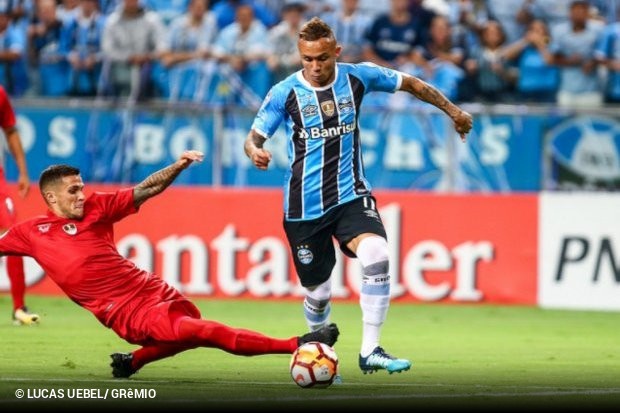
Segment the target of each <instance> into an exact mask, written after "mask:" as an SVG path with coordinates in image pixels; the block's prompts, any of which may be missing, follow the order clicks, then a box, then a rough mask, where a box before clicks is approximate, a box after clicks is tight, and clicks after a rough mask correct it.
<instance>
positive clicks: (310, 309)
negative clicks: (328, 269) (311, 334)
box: [304, 279, 332, 331]
mask: <svg viewBox="0 0 620 413" xmlns="http://www.w3.org/2000/svg"><path fill="white" fill-rule="evenodd" d="M331 293H332V284H331V281H330V280H329V279H328V280H327V281H325V282H324V283H323V284H320V285H318V286H316V287H311V288H308V289H307V290H306V298H305V299H304V317H305V318H306V324H308V328H309V329H310V331H316V330H318V329H320V328H322V327H324V326H326V325H327V324H329V315H330V313H331V306H330V305H329V299H330V298H331Z"/></svg>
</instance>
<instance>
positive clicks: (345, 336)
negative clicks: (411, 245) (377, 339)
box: [0, 295, 620, 411]
mask: <svg viewBox="0 0 620 413" xmlns="http://www.w3.org/2000/svg"><path fill="white" fill-rule="evenodd" d="M195 302H196V303H197V305H198V306H199V307H200V309H201V311H202V313H203V317H205V318H209V319H214V320H217V321H220V322H224V323H226V324H229V325H232V326H235V327H244V328H249V329H254V330H258V331H260V332H263V333H266V334H270V335H274V336H278V337H289V336H292V335H298V334H300V333H302V332H304V331H305V323H304V321H303V316H302V309H301V303H300V302H292V301H291V302H261V301H254V300H249V301H239V300H195ZM28 303H29V306H30V308H31V309H33V310H36V311H37V312H39V314H41V316H42V322H41V324H40V325H38V326H33V327H23V326H22V327H17V326H14V325H12V324H11V321H10V319H9V313H10V308H11V307H10V306H11V302H10V299H9V297H8V296H6V295H3V296H0V309H4V310H3V311H4V314H6V317H4V318H0V343H1V348H2V350H1V351H0V411H6V410H5V408H4V407H7V408H8V407H9V406H12V407H17V406H20V405H21V406H48V405H60V404H61V403H64V404H65V405H68V406H69V407H70V406H71V405H74V406H77V405H81V406H82V405H84V404H87V405H88V404H90V405H97V406H99V407H101V406H104V403H108V404H110V406H113V405H114V404H115V403H116V404H122V405H123V406H133V405H137V404H139V403H147V404H150V405H153V406H159V407H161V406H164V407H166V406H168V407H173V408H182V407H197V406H203V407H204V406H211V407H212V406H215V405H218V406H220V407H222V408H224V409H225V408H226V407H232V406H237V407H238V406H241V407H242V408H243V407H244V406H245V407H248V409H244V410H248V411H249V410H251V409H250V407H251V408H256V407H261V406H262V407H270V406H276V405H277V406H289V405H290V406H291V407H300V408H303V407H306V408H309V407H313V406H319V404H320V405H322V406H324V405H326V404H329V405H330V406H332V407H336V408H339V407H340V408H343V409H344V408H345V407H352V406H360V407H372V406H381V408H383V406H387V407H396V406H412V407H415V406H425V407H429V408H433V407H440V406H446V405H448V406H453V407H454V406H458V407H460V408H468V407H471V408H476V409H477V408H479V407H490V408H496V407H498V408H499V407H504V408H505V407H508V408H516V409H518V410H521V409H522V408H528V407H531V406H537V407H544V408H547V409H548V408H554V407H558V408H559V407H563V406H567V407H587V408H590V409H591V408H593V407H620V314H617V313H600V312H577V311H550V310H541V309H537V308H532V307H518V306H514V307H504V306H478V305H472V306H465V305H428V304H414V305H406V304H399V303H396V304H393V305H392V307H391V308H390V312H389V315H388V321H387V323H386V325H385V326H384V330H383V339H382V342H383V345H384V347H385V348H386V349H387V350H388V351H389V352H392V353H394V354H395V355H398V356H400V357H406V358H409V359H411V360H412V361H413V367H412V369H411V370H410V371H408V372H405V373H402V374H393V375H388V374H387V373H386V372H379V373H376V374H373V375H362V374H361V372H360V371H359V369H358V367H357V353H358V350H359V343H360V336H361V321H360V317H361V316H360V310H359V307H358V306H357V305H356V304H355V303H344V302H335V303H334V304H333V307H332V319H333V321H335V322H337V323H338V325H339V327H340V331H341V335H340V340H339V342H338V343H337V344H336V346H335V349H336V352H337V353H338V356H339V359H340V369H341V373H342V376H343V380H344V383H343V384H342V385H333V386H331V387H330V388H327V389H301V388H298V387H297V386H296V385H295V384H294V383H293V381H292V380H291V378H290V375H289V370H288V363H289V356H288V355H273V356H259V357H252V358H247V357H237V356H233V355H229V354H227V353H224V352H222V351H220V350H216V349H202V348H201V349H196V350H190V351H187V352H185V353H181V354H179V355H177V356H175V357H173V358H170V359H166V360H162V361H159V362H155V363H153V364H150V365H147V366H146V367H144V368H143V369H142V370H141V371H140V372H139V373H138V374H136V375H135V376H133V377H132V378H131V379H129V380H114V379H112V377H111V369H110V367H109V366H108V364H109V357H108V355H109V354H110V353H112V352H115V351H129V350H132V349H134V348H135V347H134V346H131V345H129V344H127V343H125V342H124V341H122V340H121V339H119V338H118V337H117V336H116V335H115V334H114V333H113V332H112V331H111V330H108V329H106V328H104V327H103V326H101V325H100V324H99V323H98V322H97V321H96V319H95V318H94V317H93V316H92V315H90V314H89V313H88V312H87V311H85V310H83V309H81V308H79V307H78V306H76V305H75V304H74V303H73V302H71V301H69V300H68V299H66V298H49V297H35V296H29V297H28ZM70 388H74V389H98V390H99V391H100V392H101V393H100V395H102V396H103V393H104V392H105V390H106V389H108V391H110V392H111V390H113V389H154V390H155V391H156V398H155V399H154V400H150V401H146V402H145V401H137V400H120V399H111V396H108V399H106V400H101V399H99V400H92V399H91V400H83V399H81V400H77V399H72V400H68V399H46V400H40V399H39V400H34V399H27V398H23V399H17V398H16V396H15V392H16V390H17V389H22V390H24V391H27V390H28V389H30V390H31V391H33V390H36V389H48V390H49V389H56V390H58V389H65V390H66V389H70ZM109 394H110V395H111V393H109ZM308 410H312V409H311V408H309V409H308ZM504 410H505V409H504ZM314 411H320V409H314Z"/></svg>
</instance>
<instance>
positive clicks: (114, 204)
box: [91, 188, 138, 222]
mask: <svg viewBox="0 0 620 413" xmlns="http://www.w3.org/2000/svg"><path fill="white" fill-rule="evenodd" d="M91 200H92V202H94V203H95V205H97V207H99V208H100V209H101V211H102V215H103V217H104V218H105V219H106V220H108V221H111V222H116V221H120V220H121V219H123V218H125V217H126V216H127V215H130V214H133V213H136V212H138V209H137V208H136V207H135V205H134V202H133V188H125V189H121V190H119V191H116V192H95V193H94V194H93V195H91Z"/></svg>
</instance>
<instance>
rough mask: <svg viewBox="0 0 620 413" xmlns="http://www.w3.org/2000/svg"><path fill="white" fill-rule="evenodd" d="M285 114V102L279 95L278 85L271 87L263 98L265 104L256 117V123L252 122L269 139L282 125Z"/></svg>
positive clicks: (253, 126) (257, 130)
mask: <svg viewBox="0 0 620 413" xmlns="http://www.w3.org/2000/svg"><path fill="white" fill-rule="evenodd" d="M284 115H285V110H284V102H283V101H282V99H281V98H280V96H279V93H278V89H277V85H276V86H274V87H272V88H271V90H270V91H269V93H268V94H267V96H266V97H265V100H263V104H262V105H261V107H260V109H259V110H258V113H257V114H256V117H255V118H254V123H252V129H253V130H254V131H256V133H258V134H259V135H261V136H262V137H263V138H265V139H269V138H270V137H271V136H273V134H274V133H275V132H276V130H277V129H278V126H280V123H281V122H282V120H283V119H284Z"/></svg>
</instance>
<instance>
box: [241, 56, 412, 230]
mask: <svg viewBox="0 0 620 413" xmlns="http://www.w3.org/2000/svg"><path fill="white" fill-rule="evenodd" d="M335 70H336V76H335V79H334V81H333V82H332V83H331V84H330V85H327V86H324V87H313V86H311V85H310V83H308V81H307V80H306V79H305V78H304V77H303V74H302V72H301V71H299V72H297V73H294V74H292V75H291V76H289V77H288V78H286V79H285V80H283V81H282V82H280V83H278V84H277V85H275V86H274V87H273V88H272V89H271V91H270V92H269V94H268V95H267V97H266V98H265V100H264V102H263V104H262V106H261V108H260V110H259V111H258V114H257V115H256V118H255V119H254V123H253V125H252V129H254V131H255V132H256V133H258V134H260V135H262V136H263V137H265V138H270V137H271V136H272V135H273V134H274V133H275V131H276V130H277V128H278V126H279V125H280V123H281V122H282V121H283V120H284V121H285V122H286V135H287V137H288V158H289V170H288V172H287V175H286V185H285V188H284V214H285V219H286V220H287V221H293V220H309V219H315V218H319V217H320V216H322V215H323V214H324V213H325V212H326V211H328V210H329V209H331V208H333V207H335V206H337V205H340V204H344V203H346V202H349V201H352V200H353V199H355V198H358V197H360V196H364V195H368V194H370V190H371V187H370V184H369V183H368V181H367V180H366V178H365V176H364V165H363V162H362V151H361V146H360V136H359V128H358V118H359V111H360V105H361V103H362V99H363V97H364V95H365V94H366V93H368V92H372V91H384V92H395V91H397V90H398V89H400V85H401V83H402V74H401V73H400V72H397V71H394V70H391V69H388V68H385V67H381V66H377V65H374V64H371V63H362V64H344V63H338V64H336V68H335Z"/></svg>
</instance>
